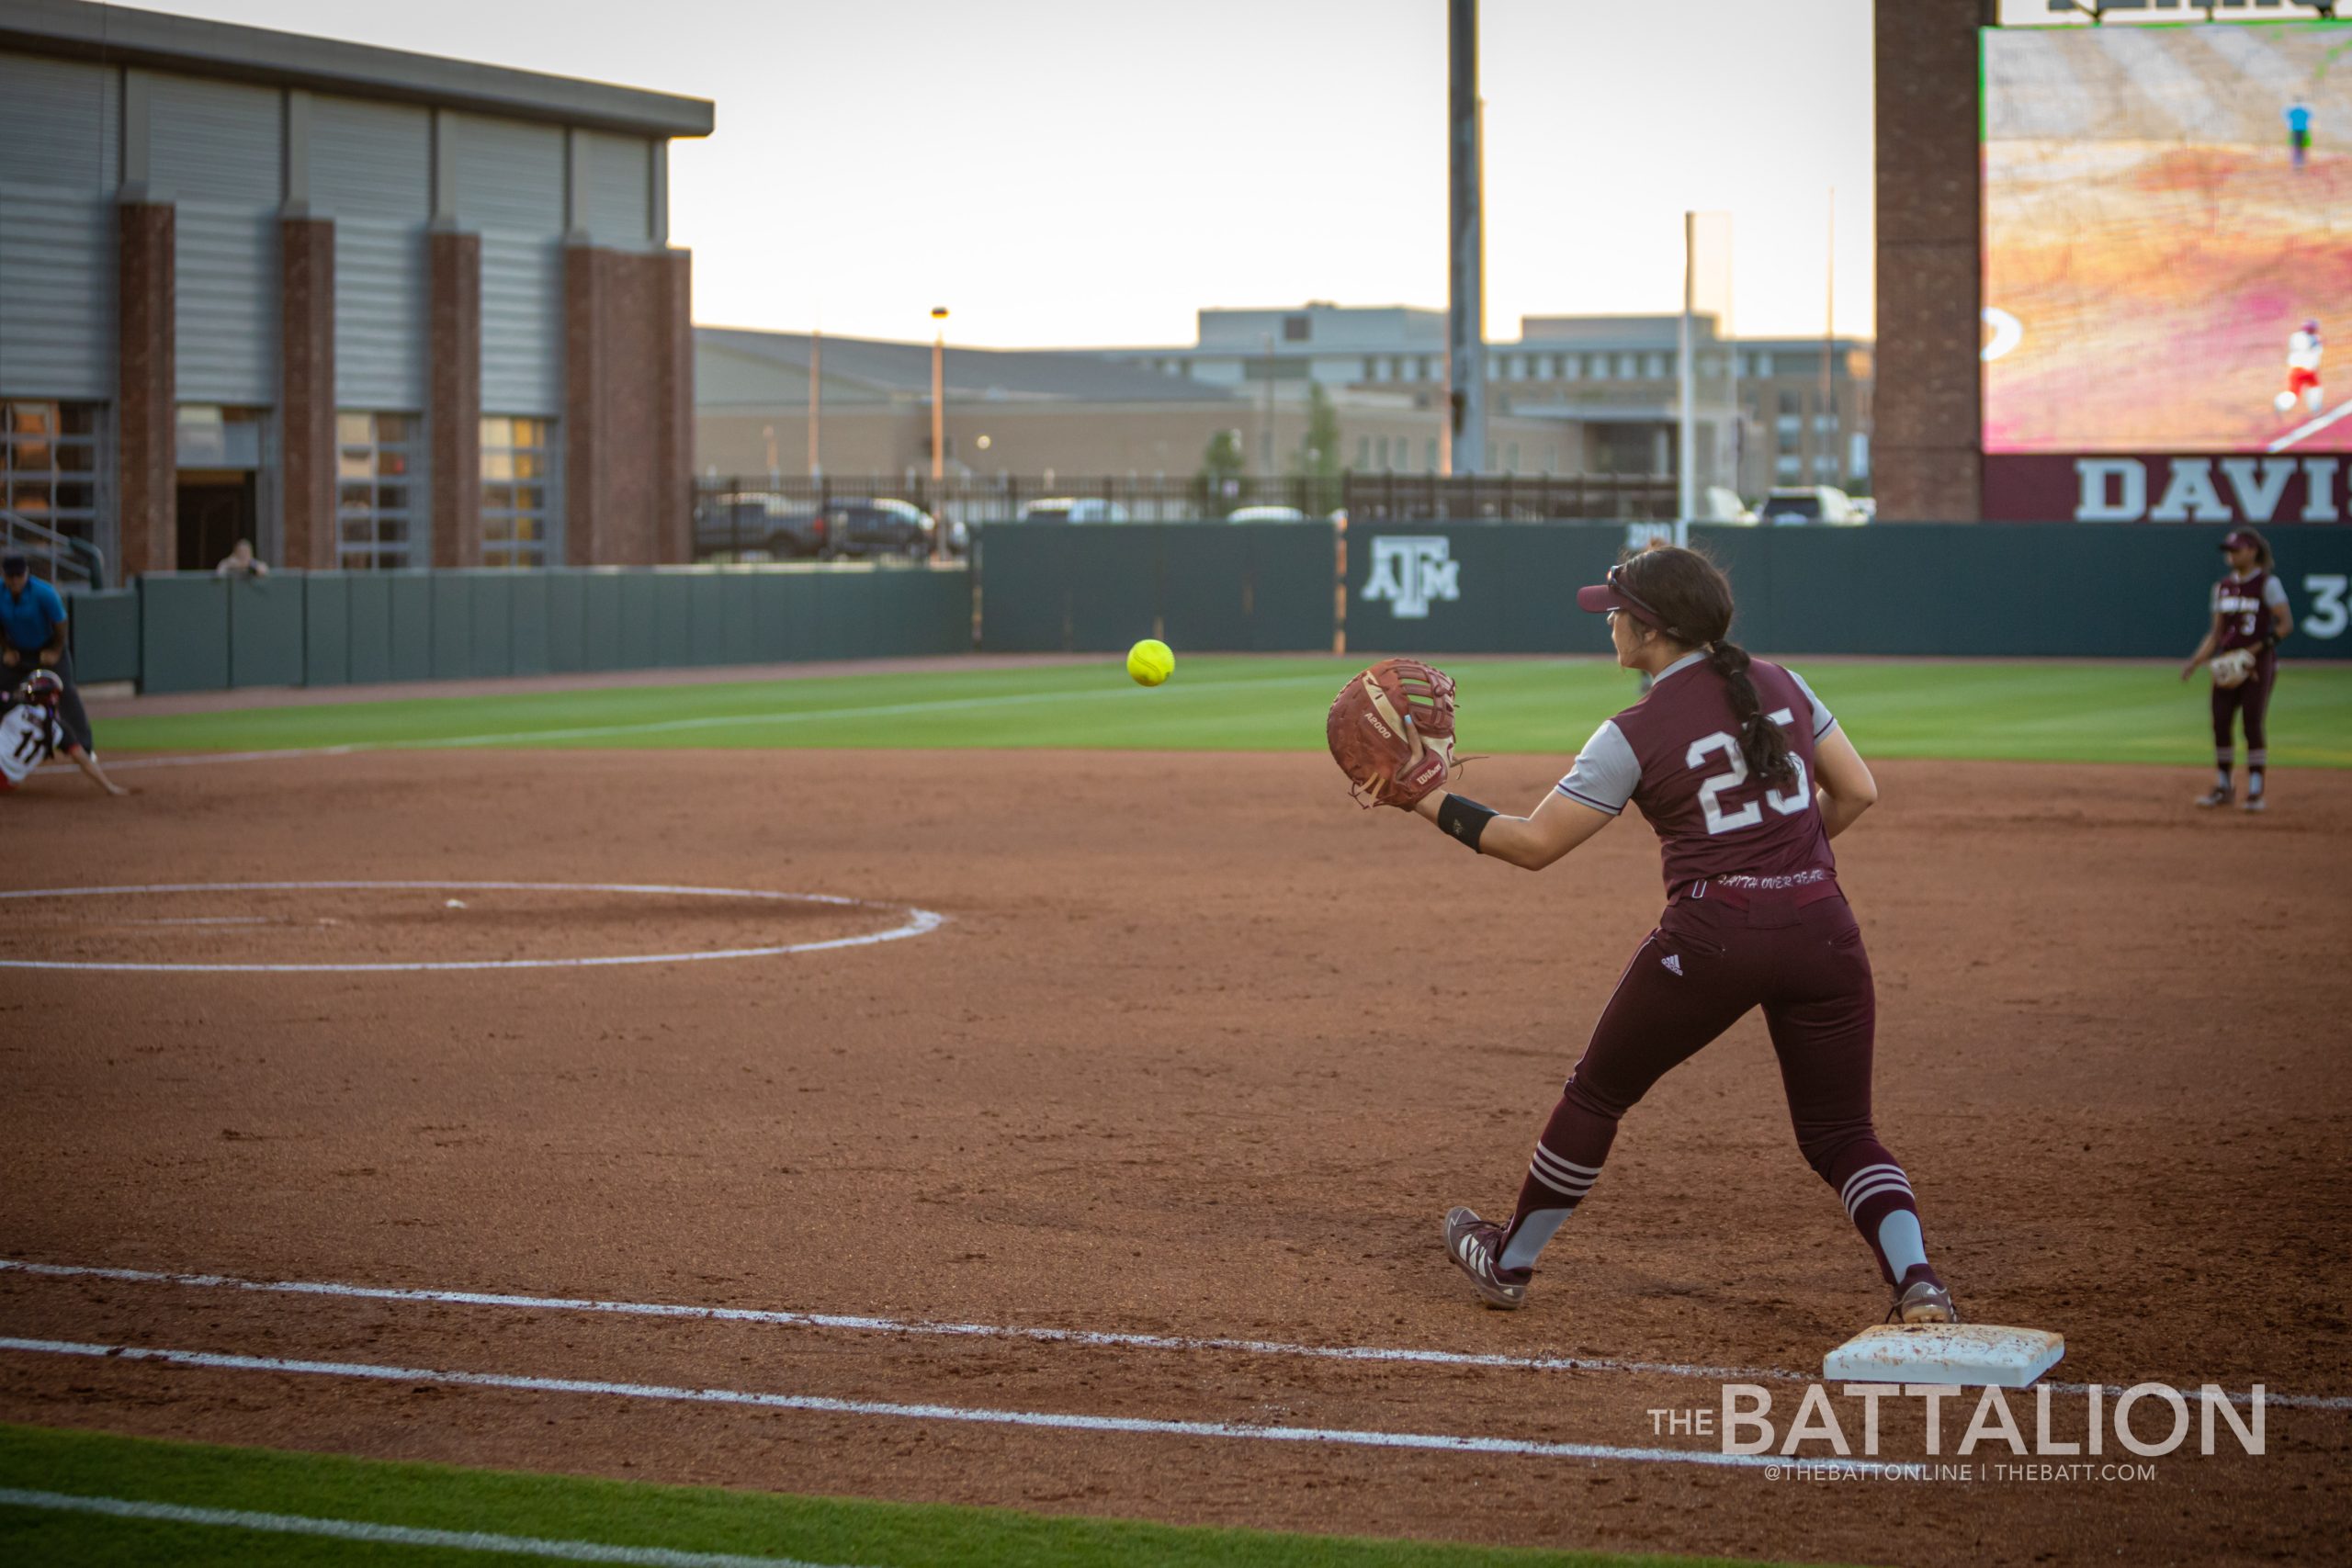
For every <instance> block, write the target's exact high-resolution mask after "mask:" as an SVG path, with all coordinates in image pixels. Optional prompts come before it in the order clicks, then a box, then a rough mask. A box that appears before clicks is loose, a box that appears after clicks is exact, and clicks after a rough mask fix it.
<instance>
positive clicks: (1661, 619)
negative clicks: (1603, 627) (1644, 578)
mask: <svg viewBox="0 0 2352 1568" xmlns="http://www.w3.org/2000/svg"><path fill="white" fill-rule="evenodd" d="M1577 609H1579V610H1590V611H1591V612H1592V613H1593V614H1595V615H1600V614H1602V613H1603V612H1605V611H1609V610H1623V611H1624V612H1625V613H1626V614H1627V615H1631V616H1633V617H1634V619H1635V620H1637V621H1640V622H1642V623H1643V624H1644V625H1645V626H1655V627H1657V629H1658V630H1660V631H1664V630H1665V629H1666V617H1665V616H1664V615H1659V614H1658V613H1657V611H1656V610H1653V609H1652V608H1650V606H1649V605H1648V604H1646V603H1645V602H1644V601H1643V599H1642V598H1641V597H1640V596H1639V595H1638V594H1636V593H1634V591H1633V590H1631V589H1629V588H1627V587H1626V586H1625V567H1624V563H1623V562H1622V561H1621V562H1620V563H1618V564H1617V565H1615V566H1612V567H1611V568H1610V569H1609V579H1608V581H1605V582H1596V583H1594V584H1593V585H1592V586H1591V587H1589V588H1579V589H1577Z"/></svg>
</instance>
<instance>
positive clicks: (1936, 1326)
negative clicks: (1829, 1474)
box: [1821, 1323, 2066, 1388]
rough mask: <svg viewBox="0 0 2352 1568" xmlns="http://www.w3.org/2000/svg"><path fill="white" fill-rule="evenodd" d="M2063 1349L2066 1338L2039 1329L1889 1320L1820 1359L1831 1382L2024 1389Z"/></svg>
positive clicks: (2056, 1362)
mask: <svg viewBox="0 0 2352 1568" xmlns="http://www.w3.org/2000/svg"><path fill="white" fill-rule="evenodd" d="M2065 1353H2066V1341H2065V1339H2064V1337H2061V1336H2059V1335H2055V1334H2052V1333H2049V1332H2047V1331H2046V1330H2043V1329H2040V1328H2001V1327H1997V1326H1996V1325H1992V1324H1986V1323H1922V1324H1905V1325H1896V1324H1892V1323H1887V1324H1881V1325H1879V1326H1878V1327H1876V1328H1865V1329H1863V1330H1862V1331H1861V1332H1860V1334H1857V1335H1855V1336H1854V1337H1852V1338H1851V1339H1849V1340H1847V1341H1846V1343H1844V1344H1843V1345H1840V1346H1838V1348H1836V1349H1835V1350H1832V1351H1830V1352H1829V1354H1828V1355H1826V1356H1825V1357H1823V1358H1822V1359H1821V1375H1822V1376H1823V1377H1824V1378H1826V1379H1827V1380H1829V1381H1830V1382H1917V1383H1933V1382H1941V1383H1962V1384H1965V1385H1967V1386H1969V1387H1971V1388H1976V1387H1982V1386H1984V1385H1985V1384H1988V1383H1989V1384H1991V1385H1992V1386H1994V1387H1996V1388H2027V1387H2030V1386H2031V1384H2032V1382H2033V1380H2034V1379H2036V1378H2038V1377H2040V1376H2041V1374H2042V1373H2044V1372H2046V1371H2049V1370H2050V1369H2051V1368H2052V1367H2054V1366H2056V1365H2057V1364H2058V1360H2059V1358H2060V1357H2062V1356H2064V1355H2065Z"/></svg>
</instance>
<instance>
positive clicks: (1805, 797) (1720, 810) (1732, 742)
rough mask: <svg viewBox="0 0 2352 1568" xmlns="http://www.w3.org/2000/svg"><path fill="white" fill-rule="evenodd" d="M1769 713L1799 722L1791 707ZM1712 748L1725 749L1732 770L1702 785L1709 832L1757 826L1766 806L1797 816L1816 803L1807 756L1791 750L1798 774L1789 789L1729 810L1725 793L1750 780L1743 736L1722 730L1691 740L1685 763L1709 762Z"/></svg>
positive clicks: (1787, 723)
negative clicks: (1741, 743) (1742, 747)
mask: <svg viewBox="0 0 2352 1568" xmlns="http://www.w3.org/2000/svg"><path fill="white" fill-rule="evenodd" d="M1770 718H1771V720H1772V722H1773V723H1774V724H1778V725H1781V726H1784V727H1787V728H1794V727H1795V724H1796V715H1795V713H1794V712H1793V711H1792V710H1791V709H1788V708H1776V709H1775V710H1773V712H1772V713H1771V714H1770ZM1711 751H1720V752H1722V753H1723V754H1724V761H1726V762H1728V763H1730V764H1731V766H1730V769H1729V771H1727V772H1725V773H1716V774H1714V775H1713V776H1712V777H1711V778H1709V779H1708V780H1707V782H1706V783H1704V784H1701V785H1700V786H1699V808H1700V809H1701V810H1702V811H1704V812H1705V813H1706V814H1707V831H1708V832H1709V833H1710V834H1714V833H1736V832H1738V831H1739V830H1740V829H1742V828H1753V827H1755V826H1756V825H1757V824H1758V822H1761V821H1763V820H1764V807H1767V806H1769V807H1771V808H1772V809H1773V810H1774V811H1777V812H1779V813H1780V814H1781V816H1783V817H1794V816H1795V815H1796V814H1797V813H1798V812H1800V811H1803V810H1804V808H1805V807H1808V806H1811V805H1812V804H1813V785H1812V782H1811V781H1810V780H1809V779H1808V778H1806V776H1805V771H1804V758H1803V757H1800V756H1798V755H1797V754H1796V753H1795V752H1794V751H1791V752H1790V753H1789V765H1790V766H1791V767H1792V768H1794V769H1795V770H1796V777H1795V778H1794V779H1793V780H1792V781H1791V782H1790V784H1789V787H1788V788H1787V789H1785V790H1777V789H1776V790H1772V791H1770V792H1768V793H1767V794H1766V795H1765V796H1764V798H1763V800H1762V801H1761V802H1758V801H1753V800H1751V801H1749V802H1748V803H1747V805H1745V806H1743V807H1740V808H1739V809H1738V810H1736V811H1728V812H1727V811H1725V810H1724V807H1723V795H1724V791H1725V790H1734V789H1737V788H1738V787H1739V786H1740V785H1741V784H1746V783H1747V758H1746V757H1743V756H1741V755H1740V753H1739V738H1738V737H1737V736H1736V735H1733V734H1732V733H1730V732H1729V731H1728V730H1722V729H1718V730H1716V731H1715V732H1714V733H1713V735H1706V736H1702V737H1701V738H1700V739H1696V740H1693V741H1692V742H1691V750H1689V752H1687V753H1686V754H1685V755H1684V757H1683V759H1682V761H1683V765H1684V766H1685V767H1689V768H1697V767H1699V766H1701V765H1702V763H1704V762H1705V761H1706V760H1707V754H1708V753H1709V752H1711Z"/></svg>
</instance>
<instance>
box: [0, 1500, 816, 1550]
mask: <svg viewBox="0 0 2352 1568" xmlns="http://www.w3.org/2000/svg"><path fill="white" fill-rule="evenodd" d="M0 1507H5V1508H46V1509H51V1510H53V1511H55V1512H59V1513H69V1514H100V1515H104V1516H106V1517H110V1518H118V1519H153V1520H154V1521H156V1522H158V1523H161V1524H173V1525H212V1526H217V1527H220V1528H222V1529H241V1530H257V1531H261V1532H263V1533H266V1534H269V1535H315V1536H325V1537H326V1538H328V1539H329V1540H358V1541H366V1542H368V1544H370V1545H374V1546H437V1547H445V1548H448V1549H451V1550H455V1551H491V1552H497V1553H500V1554H501V1555H503V1556H507V1557H544V1558H553V1559H555V1560H556V1561H558V1562H625V1563H630V1564H633V1565H637V1568H817V1564H815V1563H809V1562H799V1561H797V1559H794V1558H790V1557H739V1556H737V1555H736V1554H734V1553H733V1552H727V1551H673V1550H672V1549H670V1548H668V1547H663V1546H613V1545H609V1544H607V1543H605V1542H604V1541H596V1540H547V1539H545V1538H543V1537H539V1536H529V1535H493V1534H491V1533H490V1532H488V1531H486V1530H436V1529H423V1528H421V1527H419V1526H414V1525H379V1524H370V1523H368V1521H367V1520H365V1519H320V1518H312V1517H310V1516H309V1515H307V1514H256V1513H251V1512H248V1511H247V1510H245V1509H243V1508H192V1507H188V1506H185V1505H183V1504H179V1503H150V1502H145V1501H142V1500H140V1499H136V1498H130V1497H85V1496H81V1495H76V1494H74V1493H71V1492H28V1491H23V1490H20V1489H19V1488H17V1487H13V1486H0Z"/></svg>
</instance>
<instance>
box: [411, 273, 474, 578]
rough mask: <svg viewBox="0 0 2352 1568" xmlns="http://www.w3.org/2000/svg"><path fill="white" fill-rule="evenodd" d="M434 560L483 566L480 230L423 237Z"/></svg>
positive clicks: (438, 563)
mask: <svg viewBox="0 0 2352 1568" xmlns="http://www.w3.org/2000/svg"><path fill="white" fill-rule="evenodd" d="M425 257H426V259H425V265H426V270H427V273H428V281H427V284H426V288H427V289H428V290H429V292H430V299H429V301H428V303H427V305H426V310H425V313H426V316H427V318H428V325H427V328H426V332H427V334H428V337H427V346H426V361H427V367H428V368H427V370H426V373H425V380H426V388H425V396H426V412H425V422H426V427H427V436H426V440H427V444H428V446H430V447H431V454H432V455H431V462H432V466H433V472H432V475H431V484H430V489H431V491H432V496H433V524H432V527H433V553H432V557H431V561H432V564H433V565H435V566H439V567H452V566H480V565H481V235H479V234H468V233H464V232H461V231H458V230H456V229H443V228H435V230H434V231H432V232H431V233H429V234H427V235H426V236H425Z"/></svg>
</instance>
